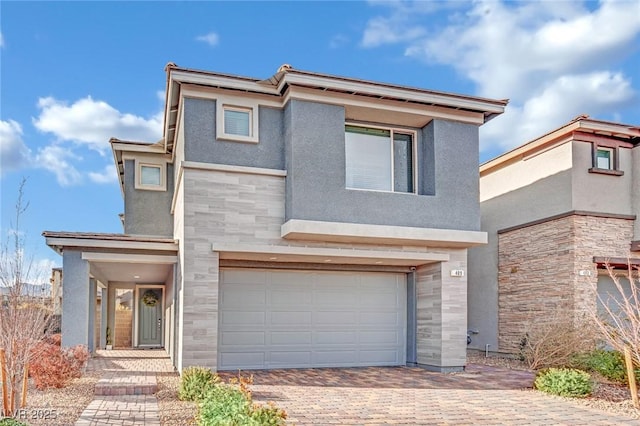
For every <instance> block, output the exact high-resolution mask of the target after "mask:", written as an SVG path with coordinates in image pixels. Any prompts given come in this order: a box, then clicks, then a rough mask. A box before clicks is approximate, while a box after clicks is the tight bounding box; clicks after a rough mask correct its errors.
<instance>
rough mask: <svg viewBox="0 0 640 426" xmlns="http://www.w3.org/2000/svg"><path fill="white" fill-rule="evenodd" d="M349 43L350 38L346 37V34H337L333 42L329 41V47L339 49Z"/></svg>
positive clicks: (332, 39)
mask: <svg viewBox="0 0 640 426" xmlns="http://www.w3.org/2000/svg"><path fill="white" fill-rule="evenodd" d="M347 43H349V37H347V36H345V35H344V34H336V35H334V36H333V37H331V40H329V47H330V48H331V49H337V48H339V47H342V46H344V45H346V44H347Z"/></svg>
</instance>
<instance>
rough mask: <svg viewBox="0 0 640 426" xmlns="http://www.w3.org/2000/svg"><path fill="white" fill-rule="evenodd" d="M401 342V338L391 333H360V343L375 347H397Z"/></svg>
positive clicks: (396, 333)
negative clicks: (374, 345)
mask: <svg viewBox="0 0 640 426" xmlns="http://www.w3.org/2000/svg"><path fill="white" fill-rule="evenodd" d="M402 341H403V338H402V336H401V335H400V334H399V333H398V332H397V331H395V330H393V331H380V330H376V331H362V332H361V333H360V343H365V344H376V345H394V346H395V345H397V344H399V343H401V342H402Z"/></svg>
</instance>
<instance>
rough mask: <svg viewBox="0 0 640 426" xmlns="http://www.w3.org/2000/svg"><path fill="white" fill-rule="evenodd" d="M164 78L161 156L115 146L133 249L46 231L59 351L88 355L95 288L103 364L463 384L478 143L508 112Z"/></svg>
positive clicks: (457, 101)
mask: <svg viewBox="0 0 640 426" xmlns="http://www.w3.org/2000/svg"><path fill="white" fill-rule="evenodd" d="M166 71H167V93H166V110H165V121H164V137H163V139H162V140H161V141H160V142H158V143H156V144H142V143H138V142H126V141H120V140H112V141H111V144H112V148H113V153H114V158H115V161H116V165H117V169H118V173H119V178H120V185H121V188H122V194H123V197H124V217H123V223H124V233H123V234H85V233H64V232H45V233H44V236H45V237H46V241H47V244H48V245H49V246H51V247H52V248H54V249H55V250H57V251H58V252H60V253H61V254H62V255H63V268H64V280H65V282H64V289H65V294H64V299H63V311H64V312H63V315H62V329H63V344H64V345H73V344H78V343H82V344H88V345H89V346H90V347H91V348H92V349H93V346H92V345H91V342H92V341H93V339H94V338H95V336H94V335H93V333H94V331H93V330H94V327H92V323H93V321H94V319H93V318H94V315H93V314H94V312H92V309H94V308H93V307H94V306H95V303H91V302H90V301H91V300H93V298H95V293H96V288H97V287H98V286H99V287H101V288H103V289H105V291H103V294H105V295H106V303H105V299H104V298H103V303H102V309H103V312H102V315H103V318H105V320H104V321H102V324H103V326H102V329H101V330H100V334H101V335H100V336H99V337H100V340H99V341H100V342H101V343H100V346H102V345H104V344H105V343H106V339H107V337H109V338H110V339H112V340H115V341H118V336H122V335H123V333H124V334H127V333H128V335H129V336H130V343H129V344H130V345H131V346H133V347H164V348H165V349H166V350H167V352H168V353H169V355H170V356H171V358H172V359H173V362H174V363H175V365H176V367H177V368H178V369H180V370H181V369H183V368H185V367H187V366H190V365H205V366H209V367H211V368H213V369H218V370H228V369H236V368H242V369H252V368H253V369H256V368H291V367H332V366H373V365H405V364H407V363H409V364H417V365H423V366H425V367H427V368H431V369H434V370H437V371H449V370H459V369H461V368H463V366H464V365H465V359H466V358H465V351H466V332H467V295H466V293H467V281H466V280H467V274H466V270H467V249H468V248H469V247H473V246H476V245H479V244H484V243H486V239H487V238H486V233H484V232H481V231H480V205H479V199H478V191H479V190H478V156H479V154H478V129H479V127H480V126H481V125H482V124H483V123H485V122H486V121H487V120H490V119H491V118H493V117H495V116H497V115H499V114H501V113H502V112H503V111H504V107H505V105H506V101H496V100H489V99H482V98H477V97H470V96H463V95H456V94H449V93H440V92H434V91H429V90H423V89H415V88H408V87H401V86H395V85H390V84H383V83H375V82H370V81H363V80H357V79H352V78H343V77H335V76H331V75H324V74H318V73H312V72H306V71H300V70H296V69H293V68H291V67H290V66H283V67H281V68H280V69H279V70H278V72H277V73H276V74H275V75H273V76H272V77H270V78H267V79H265V80H259V79H254V78H246V77H238V76H232V75H224V74H219V73H214V72H206V71H198V70H191V69H185V68H180V67H178V66H176V65H173V64H169V65H168V66H167V70H166ZM125 314H126V315H125ZM120 317H122V318H124V319H122V320H120V319H119V318H120ZM128 318H130V319H128ZM123 324H124V325H123ZM127 327H128V330H129V331H127ZM114 335H115V336H114ZM124 341H125V342H126V339H125V340H124ZM122 344H124V343H122Z"/></svg>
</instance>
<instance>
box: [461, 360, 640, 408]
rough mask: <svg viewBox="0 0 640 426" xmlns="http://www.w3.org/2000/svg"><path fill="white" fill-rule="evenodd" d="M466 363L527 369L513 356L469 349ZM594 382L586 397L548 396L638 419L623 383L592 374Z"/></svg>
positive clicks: (629, 394) (627, 389)
mask: <svg viewBox="0 0 640 426" xmlns="http://www.w3.org/2000/svg"><path fill="white" fill-rule="evenodd" d="M467 363H472V364H481V365H490V366H494V367H504V368H511V369H514V370H529V368H527V365H526V364H525V363H524V362H522V361H520V360H518V359H514V358H507V357H499V356H489V357H485V356H484V353H481V352H476V351H469V352H468V353H467ZM592 377H593V379H594V380H595V382H596V386H595V390H594V392H593V394H592V395H591V396H589V397H587V398H564V397H560V396H555V395H548V396H549V397H550V398H562V399H565V400H569V401H572V402H573V403H575V404H578V405H582V406H587V407H590V408H594V409H597V410H602V411H607V412H610V413H615V414H622V415H625V416H629V417H632V418H635V419H640V410H639V409H637V408H635V407H634V406H633V402H632V401H631V393H630V392H629V388H628V387H627V386H625V385H620V384H617V383H611V382H609V381H607V380H606V379H604V378H603V377H601V376H599V375H593V374H592ZM532 392H538V391H532Z"/></svg>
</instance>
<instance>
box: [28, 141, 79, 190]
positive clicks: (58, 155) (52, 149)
mask: <svg viewBox="0 0 640 426" xmlns="http://www.w3.org/2000/svg"><path fill="white" fill-rule="evenodd" d="M77 159H79V157H78V156H77V155H75V154H74V153H73V152H72V151H71V150H70V149H68V148H65V147H63V146H60V145H49V146H46V147H44V148H42V149H41V150H39V151H38V154H37V155H36V159H35V161H36V162H37V164H38V167H41V168H43V169H45V170H48V171H50V172H51V173H53V174H54V175H55V176H56V180H57V181H58V184H60V186H71V185H77V184H79V183H81V182H82V174H81V173H80V172H79V171H78V170H77V169H76V168H75V167H74V166H73V164H71V162H70V160H77Z"/></svg>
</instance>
